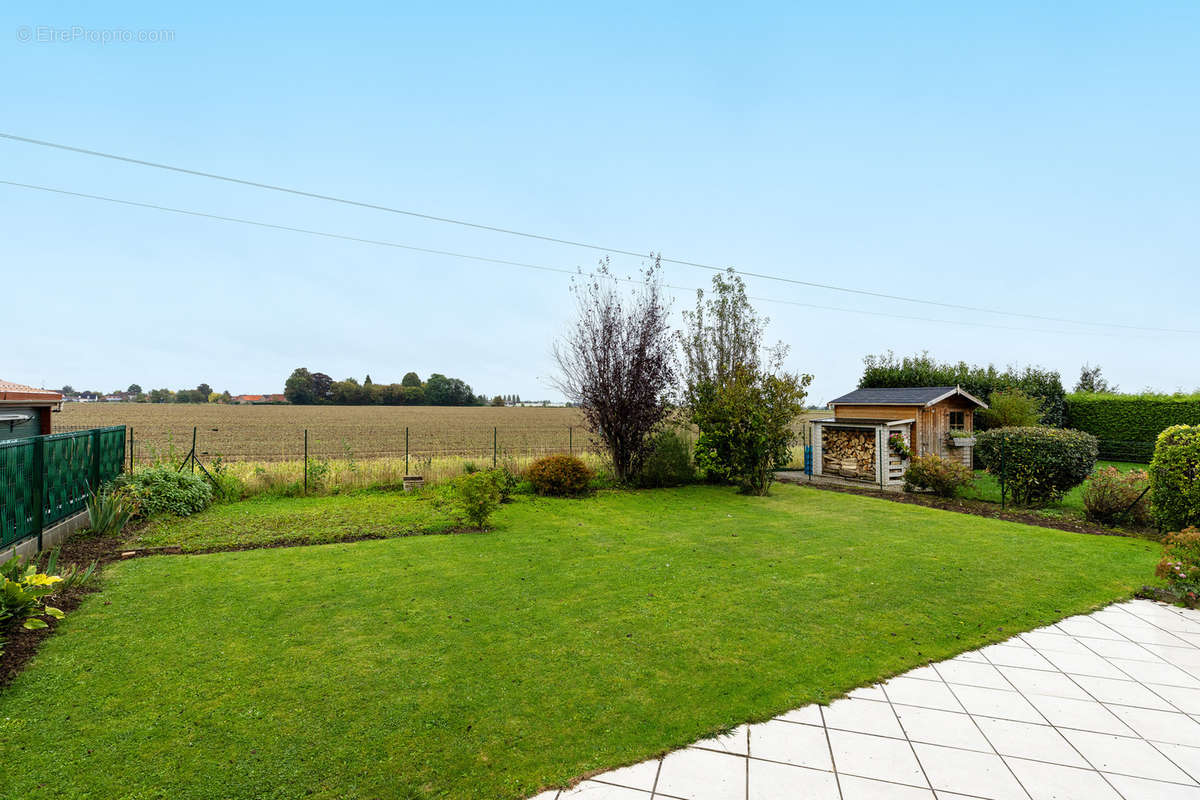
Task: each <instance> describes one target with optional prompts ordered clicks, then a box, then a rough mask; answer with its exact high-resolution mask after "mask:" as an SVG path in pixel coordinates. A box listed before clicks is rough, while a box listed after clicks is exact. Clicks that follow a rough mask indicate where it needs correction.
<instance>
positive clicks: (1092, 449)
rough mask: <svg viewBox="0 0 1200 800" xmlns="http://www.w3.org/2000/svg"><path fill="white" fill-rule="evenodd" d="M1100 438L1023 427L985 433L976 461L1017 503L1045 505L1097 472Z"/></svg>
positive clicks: (977, 446)
mask: <svg viewBox="0 0 1200 800" xmlns="http://www.w3.org/2000/svg"><path fill="white" fill-rule="evenodd" d="M1096 454H1097V445H1096V437H1095V436H1092V435H1091V434H1089V433H1084V432H1082V431H1072V430H1064V429H1062V428H1046V427H1022V428H997V429H995V430H990V431H983V432H981V433H980V434H978V436H976V438H975V455H976V457H977V458H978V459H979V461H980V463H981V464H983V466H984V468H985V469H987V471H988V472H990V473H991V474H993V475H995V476H996V477H997V478H998V479H999V480H1001V481H1003V482H1004V485H1005V487H1006V488H1007V489H1008V490H1009V491H1011V492H1012V498H1013V501H1014V502H1016V503H1018V504H1021V505H1027V506H1036V505H1044V504H1046V503H1049V502H1051V501H1053V500H1057V499H1058V498H1060V497H1062V495H1063V493H1064V492H1066V491H1067V490H1069V489H1072V488H1074V487H1076V486H1078V485H1079V484H1081V483H1083V481H1084V479H1086V478H1087V476H1088V475H1090V474H1091V473H1092V470H1093V469H1094V468H1095V466H1096Z"/></svg>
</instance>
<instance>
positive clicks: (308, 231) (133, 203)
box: [0, 180, 1127, 336]
mask: <svg viewBox="0 0 1200 800" xmlns="http://www.w3.org/2000/svg"><path fill="white" fill-rule="evenodd" d="M0 185H3V186H12V187H15V188H19V189H29V190H33V191H39V192H48V193H51V194H57V195H64V196H67V197H76V198H80V199H84V200H97V201H102V202H105V203H115V204H117V205H122V206H130V207H133V208H145V209H150V210H153V211H163V212H167V213H171V214H181V215H184V216H189V217H199V218H201V219H209V220H215V221H217V222H231V223H236V224H238V225H250V226H253V227H258V228H266V229H269V230H277V231H286V232H289V233H300V234H305V235H308V236H319V237H321V238H325V239H335V240H341V241H346V242H355V243H358V244H368V245H374V246H378V247H391V248H396V249H400V250H408V251H411V252H416V253H427V254H430V255H437V256H447V257H450V258H461V259H466V260H470V261H480V262H484V263H488V264H500V265H504V266H511V267H521V268H524V269H534V270H539V271H542V272H556V273H559V274H562V275H571V276H576V275H582V276H585V277H595V273H587V272H582V271H581V270H578V269H575V270H572V269H567V268H565V267H552V266H547V265H545V264H531V263H529V262H526V261H512V260H509V259H504V258H493V257H491V256H481V255H476V254H473V253H459V252H455V251H453V250H438V249H435V248H431V247H419V246H417V245H411V244H404V243H402V242H392V241H386V240H383V239H369V238H365V237H361V236H350V235H348V234H342V233H332V232H329V231H320V230H316V229H313V228H302V227H298V226H295V225H281V224H278V223H274V222H264V221H262V220H254V219H246V218H244V217H229V216H224V215H221V214H210V213H208V212H205V211H195V210H192V209H186V208H173V207H171V206H163V205H158V204H156V203H144V202H140V201H137V200H124V199H122V198H118V197H108V196H106V195H99V194H88V193H86V192H74V191H70V190H68V189H58V188H54V187H51V186H40V185H37V184H32V183H19V182H17V181H8V180H0ZM609 277H611V278H612V279H613V280H617V281H621V282H623V283H632V284H637V285H643V286H644V285H646V283H645V281H639V280H636V279H633V278H621V277H618V276H609ZM664 286H665V288H668V289H676V290H678V291H685V292H695V291H697V288H696V287H694V286H677V285H674V284H664ZM749 299H751V300H756V301H760V302H764V303H777V304H780V305H787V306H794V307H799V308H810V309H815V310H818V311H833V312H838V313H844V314H862V315H866V316H873V317H886V318H889V319H902V320H910V321H914V322H932V323H935V324H941V325H960V326H966V327H972V328H991V329H995V330H1007V331H1020V332H1025V333H1048V334H1056V335H1058V334H1064V333H1065V334H1071V335H1079V336H1097V335H1099V336H1126V335H1127V334H1114V333H1106V332H1103V331H1100V332H1095V331H1062V330H1046V329H1040V328H1025V327H1016V326H1011V325H995V324H992V323H988V322H975V321H969V320H953V319H938V318H936V317H918V316H910V315H906V314H892V313H888V312H885V311H868V310H866V309H859V308H841V307H838V306H825V305H819V304H816V303H805V302H802V301H799V300H786V299H783V298H779V297H754V296H751V297H750V298H749Z"/></svg>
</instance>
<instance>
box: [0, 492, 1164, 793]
mask: <svg viewBox="0 0 1200 800" xmlns="http://www.w3.org/2000/svg"><path fill="white" fill-rule="evenodd" d="M369 502H378V503H380V504H381V506H380V508H381V509H382V508H384V507H386V505H387V504H388V503H391V502H403V501H402V500H401V499H400V498H398V497H397V496H395V495H378V496H377V497H375V498H373V499H370V500H369ZM232 508H233V507H231V509H230V510H218V511H216V512H210V513H212V514H214V515H219V514H232V513H233V510H232ZM272 509H273V510H272ZM297 509H302V510H303V509H325V511H324V512H323V513H322V512H315V513H312V514H311V516H310V517H309V519H310V523H311V525H313V526H314V527H315V528H317V529H321V530H323V529H326V528H336V527H337V526H339V525H343V524H346V518H348V517H353V516H354V515H355V514H356V513H357V512H356V511H355V509H354V507H353V506H352V505H351V506H346V505H344V504H343V502H342V498H326V499H322V500H275V501H270V502H264V503H262V505H254V506H253V507H249V505H248V507H247V510H246V513H247V516H246V517H244V519H245V521H246V523H245V524H248V525H263V524H266V521H267V520H269V519H271V518H272V516H273V514H278V515H280V516H283V517H289V518H294V517H295V515H296V512H297ZM306 513H307V512H306ZM381 513H382V512H381ZM215 518H216V517H215V516H213V517H210V519H215ZM200 520H201V518H200V517H198V518H196V519H195V520H192V521H185V522H180V523H178V525H179V526H180V527H181V529H191V526H194V525H196V524H198V523H199V521H200ZM496 522H497V530H495V531H494V532H492V533H487V534H473V535H453V536H417V537H408V538H396V539H386V540H380V541H364V542H357V543H350V544H332V545H322V546H315V547H296V548H286V549H263V550H250V551H243V552H231V553H216V554H207V555H191V556H160V557H154V558H144V559H136V560H132V561H128V562H121V563H118V564H115V565H113V566H112V567H110V568H109V569H108V571H107V573H106V577H105V585H104V589H103V591H102V592H101V593H99V594H96V595H92V596H91V597H89V598H88V599H87V600H86V602H85V603H84V605H83V606H82V607H81V608H80V609H79V610H77V611H76V612H74V613H72V614H71V615H69V616H68V618H67V619H66V621H65V622H64V623H63V624H62V627H61V629H60V632H59V633H58V634H57V635H55V636H54V637H51V638H50V639H49V640H47V642H46V643H45V645H44V648H43V650H42V651H41V653H39V655H38V656H37V657H36V659H35V661H34V662H33V663H32V665H31V666H30V667H29V668H28V669H27V670H26V671H25V672H24V673H23V674H22V675H20V676H19V677H18V679H17V680H16V682H15V683H14V684H13V685H12V686H11V687H10V688H9V689H7V690H5V691H3V692H2V693H0V776H2V777H3V780H2V781H0V786H2V787H3V791H0V796H4V797H21V798H85V797H86V798H172V800H175V799H181V798H197V799H199V798H204V800H209V799H210V798H218V797H219V798H254V799H255V800H261V799H262V798H295V797H312V798H423V797H439V798H518V797H522V796H525V795H527V794H530V793H532V792H534V791H535V790H537V789H539V788H541V787H544V786H549V785H561V784H564V783H566V782H568V781H570V780H571V779H573V778H575V777H577V776H579V775H581V774H583V773H586V772H588V771H592V770H597V769H602V768H607V767H614V766H617V765H621V764H626V763H631V762H636V761H639V760H642V759H644V758H647V757H649V756H652V755H654V754H656V753H659V752H662V751H664V750H667V749H669V748H674V747H677V746H679V745H682V744H684V743H686V742H689V741H691V740H693V739H696V738H698V737H701V736H705V735H708V734H711V733H713V732H715V731H717V730H720V729H723V728H727V727H729V726H732V725H735V724H737V723H740V722H742V721H745V720H758V719H763V718H766V717H768V716H770V715H773V714H777V713H779V712H781V711H783V710H785V709H788V708H792V707H795V706H798V705H802V704H804V703H808V702H812V701H827V700H829V699H831V698H833V697H836V696H838V695H840V694H842V693H844V692H845V691H847V690H849V689H851V688H853V687H855V686H858V685H862V684H865V683H868V682H871V681H874V680H878V679H880V678H883V677H886V676H888V675H891V674H894V673H896V672H899V671H902V670H906V669H909V668H911V667H913V666H915V665H917V664H921V663H923V662H926V661H928V660H930V659H941V658H945V657H948V656H951V655H953V654H955V653H958V652H960V651H963V650H966V649H970V648H974V647H977V646H979V645H982V644H984V643H987V642H992V641H996V640H999V639H1003V638H1006V637H1008V636H1010V635H1012V634H1014V633H1016V632H1018V631H1021V630H1026V629H1029V628H1032V627H1035V626H1038V625H1042V624H1045V623H1047V622H1050V621H1052V620H1056V619H1059V618H1061V617H1064V616H1067V615H1070V614H1074V613H1079V612H1083V611H1087V610H1090V609H1092V608H1095V607H1096V606H1098V605H1101V604H1104V603H1107V602H1109V601H1111V600H1114V599H1118V598H1122V597H1126V596H1128V595H1129V594H1130V593H1131V592H1132V591H1134V590H1135V589H1136V588H1138V587H1140V586H1141V585H1142V584H1143V583H1145V582H1147V580H1150V579H1151V577H1150V576H1151V575H1152V570H1153V565H1154V562H1155V560H1156V559H1157V555H1158V548H1157V547H1156V546H1154V545H1152V544H1150V543H1148V542H1145V541H1142V540H1138V539H1127V538H1117V537H1098V536H1086V535H1080V534H1071V533H1064V532H1061V531H1056V530H1049V529H1044V528H1034V527H1028V526H1023V525H1018V524H1014V523H1008V522H1003V521H999V520H993V519H985V518H981V517H975V516H970V515H965V514H956V513H950V512H945V511H939V510H934V509H928V508H923V507H919V506H912V505H905V504H901V503H892V502H888V501H886V500H878V499H874V498H866V497H858V496H854V495H849V494H843V493H839V492H826V491H819V490H814V489H810V488H804V487H794V486H780V487H777V488H776V489H775V492H774V495H773V496H772V497H769V498H749V497H742V496H739V495H737V494H734V493H733V492H732V491H731V490H728V489H724V488H715V487H691V488H686V489H678V490H660V491H653V492H637V493H633V492H624V493H618V492H611V493H603V494H601V495H600V496H598V497H596V498H592V499H588V500H582V501H552V500H530V499H522V500H521V501H519V502H517V503H514V504H512V505H509V506H506V507H505V508H503V509H502V510H501V511H500V512H499V513H498V514H497V517H496ZM170 528H171V526H162V527H160V528H159V529H158V530H159V531H160V532H161V533H162V535H164V536H165V535H167V533H168V532H169V529H170Z"/></svg>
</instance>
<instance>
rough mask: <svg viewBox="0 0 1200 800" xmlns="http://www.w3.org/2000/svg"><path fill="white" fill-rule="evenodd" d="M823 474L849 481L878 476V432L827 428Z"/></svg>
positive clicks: (825, 432)
mask: <svg viewBox="0 0 1200 800" xmlns="http://www.w3.org/2000/svg"><path fill="white" fill-rule="evenodd" d="M821 461H822V472H824V473H825V474H827V475H841V476H843V477H846V478H872V477H874V475H875V432H874V431H869V430H854V429H830V428H826V429H825V430H824V431H823V435H822V437H821Z"/></svg>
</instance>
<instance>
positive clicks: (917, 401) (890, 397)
mask: <svg viewBox="0 0 1200 800" xmlns="http://www.w3.org/2000/svg"><path fill="white" fill-rule="evenodd" d="M955 394H958V395H961V396H962V397H965V398H967V399H968V400H970V401H972V402H974V403H977V404H978V405H979V406H981V407H983V408H987V403H985V402H983V401H982V400H980V399H979V398H978V397H974V396H973V395H971V394H968V393H967V392H965V391H963V390H962V389H961V388H959V387H957V386H906V387H898V388H886V389H855V390H854V391H853V392H850V393H849V394H844V395H842V396H841V397H839V398H837V399H835V400H830V401H829V404H830V405H870V406H927V405H931V404H933V403H935V402H937V401H938V400H942V399H944V398H946V397H948V396H950V395H955Z"/></svg>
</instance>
